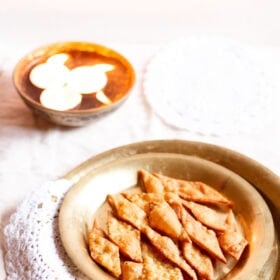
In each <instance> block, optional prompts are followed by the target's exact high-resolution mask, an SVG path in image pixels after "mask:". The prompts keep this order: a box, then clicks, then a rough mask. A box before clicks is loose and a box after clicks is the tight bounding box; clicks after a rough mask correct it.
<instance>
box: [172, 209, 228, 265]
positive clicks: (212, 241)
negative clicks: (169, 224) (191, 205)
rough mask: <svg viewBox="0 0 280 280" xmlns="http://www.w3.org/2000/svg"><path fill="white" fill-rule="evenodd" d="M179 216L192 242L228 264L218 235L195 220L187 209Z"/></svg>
mask: <svg viewBox="0 0 280 280" xmlns="http://www.w3.org/2000/svg"><path fill="white" fill-rule="evenodd" d="M177 214H179V215H180V217H179V218H180V219H181V221H182V224H183V227H184V229H185V230H186V231H187V233H188V234H189V236H190V238H191V240H192V241H193V242H194V243H195V244H197V245H198V246H199V247H200V248H202V249H204V250H205V251H206V252H208V254H209V255H210V256H212V257H213V258H216V259H217V260H219V261H221V262H223V263H226V258H225V256H224V254H223V252H222V250H221V247H220V245H219V242H218V238H217V236H216V233H215V232H214V231H213V230H211V229H208V228H207V227H205V226H204V225H203V224H202V223H200V222H199V221H197V220H195V219H194V218H193V217H192V215H190V214H189V213H188V212H187V210H185V209H181V211H180V212H179V213H177Z"/></svg>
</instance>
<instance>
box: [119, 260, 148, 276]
mask: <svg viewBox="0 0 280 280" xmlns="http://www.w3.org/2000/svg"><path fill="white" fill-rule="evenodd" d="M121 268H122V276H121V280H142V279H143V278H142V275H143V263H137V262H132V261H124V262H122V263H121Z"/></svg>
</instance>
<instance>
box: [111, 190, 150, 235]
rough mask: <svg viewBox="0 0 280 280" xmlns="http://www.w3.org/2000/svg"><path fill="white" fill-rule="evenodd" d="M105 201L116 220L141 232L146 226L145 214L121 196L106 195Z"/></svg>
mask: <svg viewBox="0 0 280 280" xmlns="http://www.w3.org/2000/svg"><path fill="white" fill-rule="evenodd" d="M107 201H108V202H109V204H110V205H111V207H112V208H113V210H114V211H115V212H116V214H117V216H118V218H120V219H122V220H124V221H126V222H128V223H130V224H131V225H133V226H135V227H136V228H137V229H139V230H141V228H142V227H143V226H146V225H147V224H148V220H147V215H146V212H145V211H144V210H143V209H141V208H140V207H138V206H137V205H136V204H134V203H132V202H130V201H129V200H127V199H126V198H125V197H124V196H123V195H121V194H115V195H108V196H107Z"/></svg>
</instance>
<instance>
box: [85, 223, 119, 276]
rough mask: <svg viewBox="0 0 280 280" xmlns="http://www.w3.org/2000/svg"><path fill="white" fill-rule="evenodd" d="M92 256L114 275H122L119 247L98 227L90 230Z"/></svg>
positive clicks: (89, 242)
mask: <svg viewBox="0 0 280 280" xmlns="http://www.w3.org/2000/svg"><path fill="white" fill-rule="evenodd" d="M88 244H89V250H90V256H91V257H92V259H93V260H94V261H96V262H97V263H98V264H100V265H101V266H102V267H104V268H105V269H106V270H108V271H109V272H110V273H111V274H112V275H113V276H115V277H119V276H120V275H121V262H120V255H119V248H118V246H116V245H115V244H114V243H112V242H111V241H110V240H108V239H107V238H105V237H104V235H103V233H102V232H101V231H99V230H97V229H96V228H94V229H93V230H89V231H88Z"/></svg>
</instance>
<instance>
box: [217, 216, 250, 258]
mask: <svg viewBox="0 0 280 280" xmlns="http://www.w3.org/2000/svg"><path fill="white" fill-rule="evenodd" d="M218 239H219V242H220V245H221V247H222V249H223V250H224V252H226V253H227V254H229V255H230V256H232V257H233V258H234V259H235V260H239V258H240V257H241V254H242V253H243V251H244V249H245V248H246V246H247V245H248V241H247V240H246V239H245V238H244V235H243V233H242V232H241V231H240V229H239V228H238V225H237V222H236V219H235V216H234V214H233V211H230V213H229V215H228V217H227V219H226V231H225V232H222V233H220V234H219V235H218Z"/></svg>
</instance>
